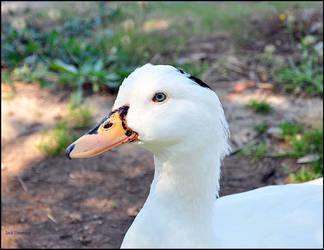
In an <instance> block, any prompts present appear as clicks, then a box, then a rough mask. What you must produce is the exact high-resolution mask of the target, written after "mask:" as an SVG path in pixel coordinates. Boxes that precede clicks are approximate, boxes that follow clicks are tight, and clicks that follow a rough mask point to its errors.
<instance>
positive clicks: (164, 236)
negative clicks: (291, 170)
mask: <svg viewBox="0 0 324 250" xmlns="http://www.w3.org/2000/svg"><path fill="white" fill-rule="evenodd" d="M154 180H156V179H154ZM154 182H155V181H153V183H152V187H151V191H150V194H149V196H148V198H147V201H146V202H145V204H144V206H143V208H142V210H141V211H140V212H139V214H138V215H137V217H136V218H135V220H134V222H133V224H132V225H131V227H130V228H129V230H128V232H127V233H126V235H125V238H124V240H123V243H122V245H121V248H133V247H134V248H273V247H275V248H322V247H323V179H318V180H316V181H312V182H308V183H301V184H288V185H275V186H267V187H262V188H258V189H255V190H252V191H248V192H243V193H239V194H233V195H228V196H224V197H221V198H218V199H216V197H208V196H205V197H202V196H195V195H198V193H195V192H193V193H192V190H190V187H189V188H188V189H189V190H190V191H189V192H188V193H187V195H188V196H186V195H185V194H183V195H180V193H177V192H172V191H171V190H170V192H169V193H168V194H167V195H162V194H158V193H157V192H156V187H155V185H159V184H157V183H154ZM193 189H194V187H193ZM166 193H167V192H166ZM166 193H165V194H166ZM190 193H191V194H192V195H191V196H189V194H190ZM189 197H195V198H192V199H191V198H189Z"/></svg>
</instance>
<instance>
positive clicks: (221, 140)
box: [66, 64, 323, 248]
mask: <svg viewBox="0 0 324 250" xmlns="http://www.w3.org/2000/svg"><path fill="white" fill-rule="evenodd" d="M228 136H229V131H228V125H227V122H226V119H225V116H224V112H223V108H222V105H221V103H220V101H219V99H218V97H217V95H216V93H215V92H214V91H212V90H211V89H210V88H208V86H207V85H206V84H204V83H203V82H202V81H201V80H199V79H196V78H194V77H192V76H190V75H188V74H187V73H184V72H183V71H182V70H178V69H176V68H174V67H172V66H168V65H156V66H154V65H151V64H146V65H144V66H143V67H140V68H138V69H136V70H135V71H134V72H133V73H132V74H130V75H129V77H128V78H126V79H125V80H124V81H123V84H122V85H121V86H120V89H119V92H118V96H117V99H116V101H115V104H114V106H113V111H112V112H111V113H110V115H108V116H107V117H105V118H104V119H103V120H102V121H101V122H100V123H99V124H98V125H97V126H96V127H95V128H94V129H92V130H90V131H89V132H88V133H87V134H86V135H84V136H82V137H81V138H80V139H78V140H77V141H76V142H74V143H73V144H71V145H70V146H69V147H68V148H67V150H66V153H67V156H68V157H70V158H86V157H91V156H94V155H97V154H100V153H102V152H103V151H106V150H108V149H110V148H112V147H115V146H117V145H120V144H122V143H125V142H130V141H136V143H137V144H139V145H141V146H142V147H144V148H146V149H148V150H150V151H151V152H153V154H154V162H155V173H154V179H153V182H152V185H151V189H150V193H149V196H148V198H147V200H146V202H145V204H144V206H143V208H142V209H141V211H140V212H139V214H138V215H137V217H136V218H135V220H134V222H133V224H132V225H131V227H130V228H129V230H128V231H127V233H126V235H125V238H124V240H123V243H122V246H121V247H123V248H127V247H150V248H157V247H240V248H242V247H248V248H251V247H254V248H263V247H289V248H296V247H297V248H302V247H319V248H322V247H323V222H322V221H323V205H322V204H323V198H322V197H323V179H318V180H315V181H312V182H308V183H303V184H289V185H280V186H268V187H263V188H259V189H256V190H253V191H249V192H244V193H240V194H235V195H229V196H224V197H221V198H218V199H216V198H217V197H218V190H219V177H220V167H221V161H222V159H223V157H224V156H225V155H226V154H228V153H229V151H230V147H229V144H228Z"/></svg>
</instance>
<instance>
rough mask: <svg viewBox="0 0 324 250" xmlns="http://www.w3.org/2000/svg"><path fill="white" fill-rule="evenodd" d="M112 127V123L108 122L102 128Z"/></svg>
mask: <svg viewBox="0 0 324 250" xmlns="http://www.w3.org/2000/svg"><path fill="white" fill-rule="evenodd" d="M112 125H113V123H112V122H108V123H106V124H105V126H104V128H110V127H111V126H112Z"/></svg>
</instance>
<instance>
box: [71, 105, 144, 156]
mask: <svg viewBox="0 0 324 250" xmlns="http://www.w3.org/2000/svg"><path fill="white" fill-rule="evenodd" d="M128 109H129V105H124V106H122V107H120V108H118V109H115V110H114V111H112V112H111V113H110V114H109V115H108V116H106V117H105V118H104V119H103V120H102V121H101V122H100V123H99V124H98V125H97V126H95V127H94V128H93V129H91V130H90V131H89V132H88V133H86V134H85V135H83V136H82V137H80V138H79V139H78V140H76V141H75V142H73V143H72V144H71V145H70V146H68V147H67V149H66V150H65V152H66V156H67V157H68V158H69V159H71V158H89V157H92V156H95V155H98V154H101V153H103V152H105V151H107V150H109V149H111V148H114V147H116V146H118V145H120V144H123V143H127V142H133V141H137V140H138V134H137V133H136V132H134V131H133V130H131V129H130V128H129V127H128V126H127V123H126V115H127V112H128Z"/></svg>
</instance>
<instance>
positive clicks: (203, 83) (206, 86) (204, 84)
mask: <svg viewBox="0 0 324 250" xmlns="http://www.w3.org/2000/svg"><path fill="white" fill-rule="evenodd" d="M176 69H177V70H178V71H179V72H180V73H181V74H184V75H187V77H188V78H189V79H190V80H192V81H194V82H195V83H197V84H198V85H200V86H201V87H204V88H209V89H211V87H209V86H208V85H207V84H206V83H205V82H203V81H202V80H200V79H199V78H197V77H195V76H192V75H190V74H188V73H186V72H184V71H183V70H182V69H179V68H176ZM211 90H212V89H211Z"/></svg>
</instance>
